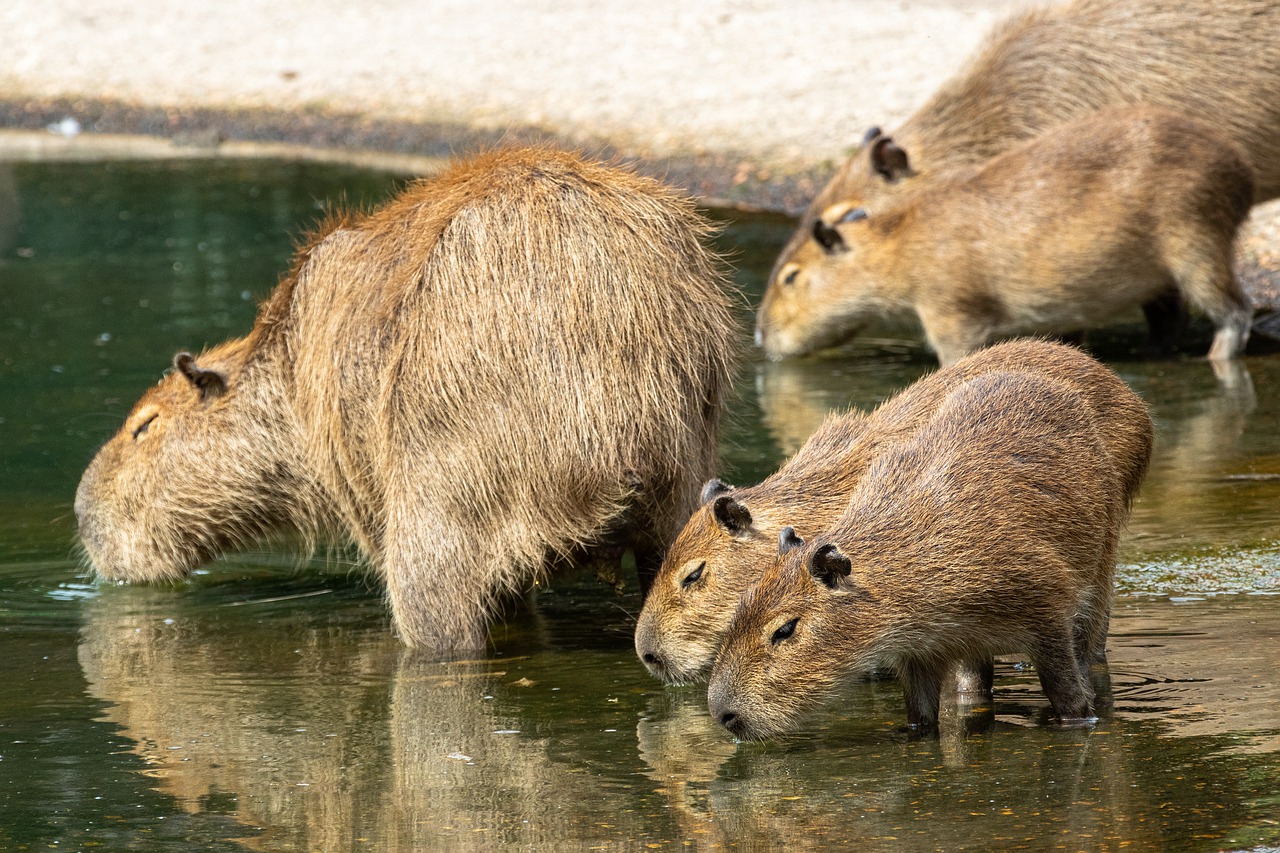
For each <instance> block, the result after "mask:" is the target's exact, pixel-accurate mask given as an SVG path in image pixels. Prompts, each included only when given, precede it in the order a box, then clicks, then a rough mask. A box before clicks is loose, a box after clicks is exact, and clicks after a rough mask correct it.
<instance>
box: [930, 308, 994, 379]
mask: <svg viewBox="0 0 1280 853" xmlns="http://www.w3.org/2000/svg"><path fill="white" fill-rule="evenodd" d="M917 313H918V314H919V316H920V325H921V326H922V327H923V328H924V336H925V338H926V339H927V340H928V341H929V346H931V347H933V351H934V353H935V354H936V355H937V356H938V363H939V364H941V365H942V366H943V367H946V366H948V365H951V364H955V363H956V362H957V361H959V360H960V359H962V358H964V357H965V356H966V355H968V354H969V353H971V352H974V351H976V350H980V349H982V348H983V347H984V346H986V345H987V344H988V343H989V342H990V339H991V323H990V321H989V320H988V319H986V318H982V317H976V316H973V315H971V314H970V313H968V312H965V311H963V310H958V309H957V308H955V306H952V305H934V304H926V305H921V306H920V307H919V308H918V309H917Z"/></svg>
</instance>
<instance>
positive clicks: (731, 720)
mask: <svg viewBox="0 0 1280 853" xmlns="http://www.w3.org/2000/svg"><path fill="white" fill-rule="evenodd" d="M737 722H738V715H737V714H735V713H734V712H733V711H725V712H723V713H721V714H720V725H722V726H724V727H725V728H726V729H728V730H729V731H733V726H734V724H735V723H737Z"/></svg>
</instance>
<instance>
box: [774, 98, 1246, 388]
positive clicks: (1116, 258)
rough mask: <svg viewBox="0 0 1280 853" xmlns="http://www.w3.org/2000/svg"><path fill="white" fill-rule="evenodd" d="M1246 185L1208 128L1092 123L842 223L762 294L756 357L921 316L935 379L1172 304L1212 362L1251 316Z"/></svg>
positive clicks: (1134, 117) (1173, 119)
mask: <svg viewBox="0 0 1280 853" xmlns="http://www.w3.org/2000/svg"><path fill="white" fill-rule="evenodd" d="M1252 199H1253V179H1252V175H1251V173H1250V169H1249V165H1248V163H1247V162H1245V160H1244V157H1243V155H1242V154H1241V153H1240V151H1239V149H1238V148H1237V147H1236V146H1235V145H1234V144H1232V143H1231V142H1230V141H1228V140H1226V139H1225V138H1224V137H1222V136H1221V135H1220V134H1218V133H1216V132H1214V130H1213V129H1212V128H1209V127H1207V126H1206V125H1204V124H1201V123H1199V122H1195V121H1193V120H1191V119H1189V118H1187V117H1185V116H1183V115H1180V114H1178V113H1173V112H1169V111H1167V110H1157V109H1152V108H1149V107H1120V108H1115V109H1110V110H1103V111H1099V112H1098V113H1095V114H1093V115H1091V116H1088V117H1086V118H1083V119H1079V120H1077V121H1072V122H1069V123H1067V124H1064V125H1060V126H1059V127H1056V128H1054V129H1053V130H1051V131H1048V132H1046V133H1045V134H1044V135H1042V136H1039V137H1037V138H1035V139H1033V140H1031V141H1029V142H1027V143H1024V144H1022V145H1020V146H1018V147H1016V148H1013V149H1011V150H1009V151H1006V152H1005V153H1003V154H1000V155H998V156H996V157H994V158H992V159H991V160H989V161H987V162H986V163H984V164H983V165H981V166H979V167H977V168H974V169H961V170H957V171H954V172H952V173H950V174H949V175H935V176H934V177H933V178H932V179H931V180H930V181H928V182H925V183H922V184H920V185H919V186H918V187H916V188H915V189H913V190H911V191H908V192H906V193H904V194H902V195H900V196H898V197H897V198H895V199H894V200H892V201H889V202H886V203H884V204H883V205H881V206H878V207H877V208H874V209H866V208H861V207H849V208H846V209H844V210H842V211H839V212H838V215H836V216H835V217H834V220H833V222H832V223H831V224H829V225H828V224H825V223H823V222H822V221H818V222H817V223H815V226H814V236H815V239H814V240H811V241H809V242H807V243H805V244H804V245H803V246H801V247H800V248H799V249H798V250H797V251H796V252H795V255H794V257H793V259H792V261H791V262H789V263H788V265H787V266H786V268H784V271H783V273H782V274H781V275H780V276H779V277H778V279H777V281H775V282H774V283H773V285H772V286H771V287H770V289H769V290H768V292H767V293H766V294H765V297H764V301H763V302H762V304H761V306H760V312H759V317H758V320H757V330H758V333H759V336H760V339H761V340H762V341H763V343H764V346H765V348H766V350H768V352H769V353H771V354H773V355H777V356H787V355H800V354H804V353H807V352H811V351H813V350H815V349H819V348H822V347H826V346H831V345H834V344H838V343H840V342H841V341H843V340H844V339H846V338H848V337H849V336H850V335H853V334H855V333H856V332H857V331H858V330H859V328H860V327H861V326H863V325H864V324H865V323H866V322H867V321H868V320H869V319H871V318H873V317H877V316H883V315H889V314H895V313H906V312H914V313H915V314H916V316H917V317H919V320H920V322H921V324H922V325H923V327H924V333H925V336H926V337H927V338H928V340H929V343H930V344H931V345H932V346H933V349H934V351H935V352H936V353H937V355H938V360H939V361H941V362H942V363H943V364H950V363H952V362H954V361H955V360H956V359H958V358H960V357H961V356H963V355H965V354H966V353H968V352H972V351H973V350H975V349H977V348H979V347H981V346H983V345H984V344H986V343H988V342H990V341H991V340H992V339H993V338H996V337H999V336H1005V335H1010V334H1027V333H1063V332H1071V331H1073V330H1079V329H1085V328H1089V327H1092V326H1098V325H1102V324H1105V323H1107V322H1109V321H1111V320H1113V319H1114V318H1115V316H1116V315H1117V314H1118V313H1120V312H1123V311H1125V310H1127V309H1132V308H1136V307H1138V306H1140V305H1142V304H1144V303H1146V302H1149V301H1151V300H1154V299H1157V298H1158V297H1160V296H1161V295H1162V294H1163V293H1164V292H1166V291H1167V290H1168V289H1169V288H1170V287H1171V286H1172V287H1173V288H1175V289H1176V290H1177V292H1178V293H1180V294H1181V296H1182V297H1184V298H1185V299H1186V300H1187V301H1188V302H1189V303H1190V304H1191V305H1194V306H1196V307H1197V308H1199V309H1200V310H1201V311H1203V312H1204V313H1205V314H1207V315H1208V316H1209V317H1210V318H1211V319H1212V320H1213V322H1214V325H1215V326H1216V328H1217V333H1216V334H1215V336H1214V339H1213V346H1212V348H1211V349H1210V351H1209V358H1210V359H1213V360H1215V361H1223V360H1227V359H1232V358H1235V357H1236V356H1238V355H1240V354H1241V352H1242V351H1243V350H1244V345H1245V342H1246V341H1247V340H1248V337H1249V324H1250V321H1251V319H1252V316H1253V311H1252V308H1251V307H1250V305H1249V302H1248V300H1247V299H1246V298H1245V296H1244V293H1243V292H1242V291H1241V290H1240V286H1239V284H1238V283H1237V282H1236V279H1235V275H1234V272H1233V270H1232V254H1233V245H1234V241H1235V235H1236V231H1237V229H1238V228H1239V226H1240V224H1241V223H1242V222H1243V221H1244V219H1245V218H1246V217H1247V216H1248V214H1249V207H1250V205H1251V203H1252Z"/></svg>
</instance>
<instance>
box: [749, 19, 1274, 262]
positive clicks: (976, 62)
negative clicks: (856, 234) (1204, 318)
mask: <svg viewBox="0 0 1280 853" xmlns="http://www.w3.org/2000/svg"><path fill="white" fill-rule="evenodd" d="M1119 104H1150V105H1152V106H1157V107H1165V108H1168V109H1173V110H1178V111H1180V112H1184V113H1186V114H1188V115H1190V116H1192V117H1194V118H1197V119H1200V120H1201V121H1203V122H1205V123H1206V124H1208V125H1209V126H1211V127H1214V128H1217V129H1218V130H1220V131H1221V132H1222V133H1223V135H1225V136H1226V137H1228V138H1229V139H1231V140H1233V141H1234V142H1235V143H1236V144H1238V145H1239V146H1240V148H1241V149H1243V151H1244V152H1245V155H1246V156H1247V157H1248V162H1249V164H1250V165H1251V166H1252V167H1253V169H1254V173H1255V178H1256V181H1257V197H1256V200H1257V201H1265V200H1266V199H1270V198H1274V197H1276V196H1278V195H1280V2H1277V0H1182V2H1177V3H1170V2H1165V0H1073V2H1067V3H1063V4H1061V5H1056V6H1051V7H1047V8H1037V9H1032V10H1028V11H1024V12H1021V13H1019V14H1016V15H1014V16H1013V17H1012V18H1010V19H1009V20H1008V21H1006V22H1005V23H1003V24H1002V25H999V26H997V27H996V28H995V30H994V31H993V32H992V33H991V34H990V35H989V36H988V37H987V40H986V42H985V43H984V45H983V46H982V47H981V48H980V49H979V50H978V52H977V54H976V55H975V56H974V57H973V58H972V59H971V60H970V61H969V63H968V64H967V65H966V66H965V67H964V68H963V69H962V70H961V71H960V72H959V73H957V74H956V75H955V76H954V77H953V78H951V80H949V81H948V82H946V83H944V84H943V86H942V87H941V88H940V89H939V90H938V91H937V92H936V93H934V95H933V96H932V97H931V98H929V100H928V101H926V102H925V103H924V105H923V106H921V107H920V108H919V109H917V110H916V111H915V112H914V113H913V114H912V115H911V117H910V118H908V119H907V120H906V121H905V122H903V124H902V126H901V127H899V128H898V129H897V130H895V131H894V132H893V134H892V136H886V135H884V134H882V133H880V132H879V131H878V129H872V131H871V132H869V133H868V134H867V138H866V139H865V140H864V145H863V146H862V147H861V149H860V150H859V151H858V152H857V153H856V154H854V156H853V157H851V158H850V159H849V160H847V161H846V162H845V163H844V165H843V166H842V167H841V168H840V169H839V171H838V172H837V173H836V174H835V175H834V176H833V177H832V178H831V180H830V181H829V182H828V183H827V185H826V186H825V187H824V188H823V189H822V190H821V191H820V192H819V193H818V195H817V196H816V197H815V198H814V200H813V202H812V203H811V204H810V205H809V207H808V209H807V211H806V212H805V214H804V215H803V216H802V217H801V220H800V226H799V228H798V229H797V230H796V232H795V234H794V235H793V236H792V238H791V240H790V241H789V242H788V243H787V245H786V247H785V248H784V249H783V250H782V252H781V254H780V255H779V257H778V260H777V263H776V264H775V266H774V270H773V274H772V275H771V276H770V287H775V286H777V285H778V284H779V283H780V282H781V281H782V280H783V279H785V278H786V277H787V276H788V275H791V273H792V271H793V268H792V267H790V266H789V265H790V264H791V263H793V262H794V261H796V259H795V258H794V257H793V256H794V255H795V254H796V252H797V251H798V250H799V249H800V247H801V246H803V245H805V244H806V243H810V242H812V241H813V232H814V226H815V223H817V222H818V221H822V222H823V223H824V224H826V225H828V226H829V225H833V224H834V223H835V221H836V219H838V218H839V215H840V214H841V213H842V212H843V211H848V210H850V209H853V208H857V207H862V208H866V209H867V210H868V211H874V210H877V209H879V208H880V206H881V205H883V204H885V203H887V202H889V201H891V200H892V199H893V198H895V197H896V196H897V195H899V194H901V193H902V192H904V191H907V190H909V189H911V188H912V187H914V186H916V185H917V184H920V183H927V182H928V180H930V179H931V178H932V177H933V176H935V175H938V174H941V173H945V172H949V171H951V170H952V169H955V168H957V167H964V166H974V165H977V164H979V163H983V162H985V161H986V160H988V159H990V158H991V157H994V156H995V155H997V154H999V153H1001V152H1003V151H1006V150H1007V149H1009V148H1011V147H1013V146H1015V145H1017V144H1019V143H1021V142H1023V141H1025V140H1027V139H1030V138H1032V137H1034V136H1038V135H1039V134H1041V133H1042V132H1044V131H1046V130H1048V129H1049V128H1051V127H1053V126H1055V125H1057V124H1061V123H1062V122H1064V121H1068V120H1070V119H1074V118H1079V117H1081V116H1084V115H1087V114H1089V113H1091V112H1093V111H1095V110H1098V109H1102V108H1104V107H1108V106H1114V105H1119ZM833 209H834V210H833Z"/></svg>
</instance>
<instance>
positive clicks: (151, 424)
mask: <svg viewBox="0 0 1280 853" xmlns="http://www.w3.org/2000/svg"><path fill="white" fill-rule="evenodd" d="M708 233H709V229H708V225H707V223H706V222H705V220H704V219H702V218H701V217H700V216H699V215H698V214H697V212H696V211H695V209H694V207H693V203H692V202H691V201H690V200H689V199H686V198H683V197H681V196H679V195H677V194H676V193H675V192H673V191H672V190H670V189H668V188H666V187H664V186H662V185H661V184H659V183H658V182H656V181H653V180H650V179H647V178H643V177H640V176H637V175H634V174H632V173H630V172H629V171H626V170H623V169H619V168H615V167H611V166H607V165H603V164H599V163H594V162H589V161H587V160H584V159H582V158H580V157H578V156H576V155H572V154H567V153H563V152H557V151H554V150H551V149H547V148H533V149H524V150H504V151H498V152H494V153H489V154H485V155H481V156H478V157H475V158H473V159H471V160H468V161H464V162H460V163H458V164H456V165H454V166H453V167H452V168H451V169H449V170H447V171H446V172H445V173H444V174H442V175H440V176H439V177H437V178H435V179H431V180H424V181H420V182H416V183H414V184H413V185H411V186H410V187H409V188H407V189H406V190H405V191H404V192H402V193H401V194H400V195H399V196H397V197H396V198H394V199H393V200H391V201H390V202H388V203H387V204H385V205H383V206H382V207H380V208H378V209H377V210H374V211H373V212H371V213H368V214H349V215H346V216H343V217H339V218H337V219H335V221H333V222H332V223H330V224H329V225H328V226H327V227H326V228H324V229H322V231H321V233H319V234H318V235H317V236H316V237H315V238H314V239H312V240H311V241H310V242H309V244H307V245H306V246H305V247H304V248H302V249H301V251H300V252H299V254H298V256H297V259H296V261H295V264H294V268H293V270H292V271H291V272H290V273H289V275H288V276H286V277H285V278H284V279H283V280H282V281H281V283H280V284H279V286H278V287H277V288H276V290H275V291H274V293H273V294H272V295H271V297H270V298H269V299H268V300H267V302H266V303H265V304H264V305H263V307H262V309H261V310H260V312H259V315H258V318H257V321H256V323H255V324H254V327H253V330H252V331H251V332H250V333H249V334H248V336H246V337H245V338H242V339H238V340H234V341H231V342H229V343H226V344H222V345H220V346H217V347H214V348H212V349H210V350H209V351H207V352H205V353H203V354H201V355H199V356H196V357H193V356H191V355H190V354H185V353H184V354H180V355H179V356H178V357H177V360H176V368H177V369H176V370H175V371H174V372H173V373H171V374H170V375H168V376H166V377H165V378H164V379H163V380H161V382H160V383H159V385H157V386H156V387H155V388H153V389H152V390H150V391H148V392H147V393H146V394H145V395H144V396H143V397H142V399H141V400H140V401H139V403H138V404H137V405H136V406H135V408H134V409H133V411H132V412H131V413H130V415H129V417H128V419H127V420H126V422H125V425H124V428H123V429H122V430H121V432H120V433H119V434H118V435H116V436H115V437H114V438H112V439H111V441H110V442H108V444H107V445H106V446H105V447H104V448H103V449H102V450H101V451H100V452H99V454H98V456H97V457H96V458H95V459H94V460H93V462H92V464H91V465H90V466H89V469H88V470H87V471H86V472H85V475H84V477H83V479H82V481H81V484H80V488H79V491H78V493H77V495H76V512H77V515H78V517H79V521H80V532H81V539H82V541H83V543H84V546H85V549H86V551H87V552H88V556H89V558H90V560H91V561H92V562H93V564H94V566H95V567H96V569H97V571H98V572H99V573H100V574H101V575H103V576H104V577H109V578H120V579H127V580H159V579H163V578H173V577H178V576H181V575H182V574H184V573H186V572H188V571H190V570H191V569H193V568H195V567H197V566H199V565H201V564H202V563H205V562H207V561H209V560H211V559H213V558H214V557H216V556H217V555H218V554H220V553H223V552H225V551H227V550H229V549H232V548H236V547H240V546H243V545H245V544H248V543H249V542H252V541H254V540H257V539H258V538H260V537H261V536H263V535H265V534H269V533H272V532H275V531H279V530H298V531H301V532H302V533H303V534H304V535H305V536H306V537H309V538H314V537H316V536H318V535H321V534H324V533H331V532H337V533H339V534H345V535H347V536H349V537H350V538H351V539H352V540H353V541H354V542H355V543H356V544H357V545H358V546H359V547H360V548H361V549H362V551H363V552H364V553H365V554H366V555H367V556H368V558H369V560H370V561H371V563H372V564H373V565H374V566H375V567H376V568H377V569H378V570H379V571H380V573H381V575H382V577H383V578H384V580H385V583H386V588H387V594H388V598H389V600H390V605H391V610H392V614H393V616H394V620H395V625H396V627H397V629H398V630H399V632H400V635H401V636H402V637H403V639H404V640H405V642H407V643H409V644H410V645H414V646H423V647H428V648H431V649H434V650H437V651H440V652H448V651H452V650H464V649H474V648H476V647H478V646H481V645H482V644H483V643H484V641H485V636H486V628H487V622H488V618H489V617H490V615H491V613H492V610H493V608H494V606H495V604H496V602H497V601H498V599H499V598H500V597H502V596H503V595H505V594H508V593H518V592H520V591H523V590H526V589H528V588H530V586H531V584H532V583H533V582H534V581H535V580H536V579H537V578H538V577H539V576H540V575H541V574H543V573H544V572H545V571H546V569H547V567H548V566H549V565H550V564H551V563H552V562H555V561H559V560H563V559H573V558H578V557H581V556H583V555H584V553H587V554H589V553H590V552H592V551H593V550H597V551H598V550H604V549H608V551H609V552H610V553H613V552H616V551H617V550H618V549H620V548H622V547H625V546H631V547H633V548H634V550H635V553H636V559H637V563H638V565H639V567H640V570H641V575H642V585H647V583H645V577H646V576H648V577H651V576H652V573H653V572H654V571H655V570H656V567H657V565H658V562H659V561H660V559H661V555H662V552H663V551H664V550H665V548H666V546H667V545H668V543H669V542H670V541H671V539H672V538H673V537H674V536H675V534H676V532H677V531H678V530H679V529H680V526H681V525H682V524H683V523H684V521H685V520H686V519H687V518H688V516H689V514H690V512H692V510H693V509H694V508H695V507H696V505H697V498H698V489H699V484H700V483H701V482H702V481H703V480H705V479H706V478H707V477H708V476H710V474H711V473H712V471H713V469H714V465H715V460H716V458H717V453H716V441H717V432H718V424H719V418H720V414H721V408H722V404H723V402H724V398H725V395H726V393H727V390H728V388H729V382H730V375H731V369H732V364H733V361H734V348H735V343H734V339H735V329H734V323H733V320H732V316H731V312H730V305H729V293H728V290H727V288H728V285H727V282H726V278H725V276H724V273H723V270H722V268H721V264H720V262H719V261H718V259H717V258H716V257H715V256H714V254H713V253H712V252H711V251H710V250H709V249H708V248H707V247H706V245H705V241H706V238H707V236H708Z"/></svg>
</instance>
